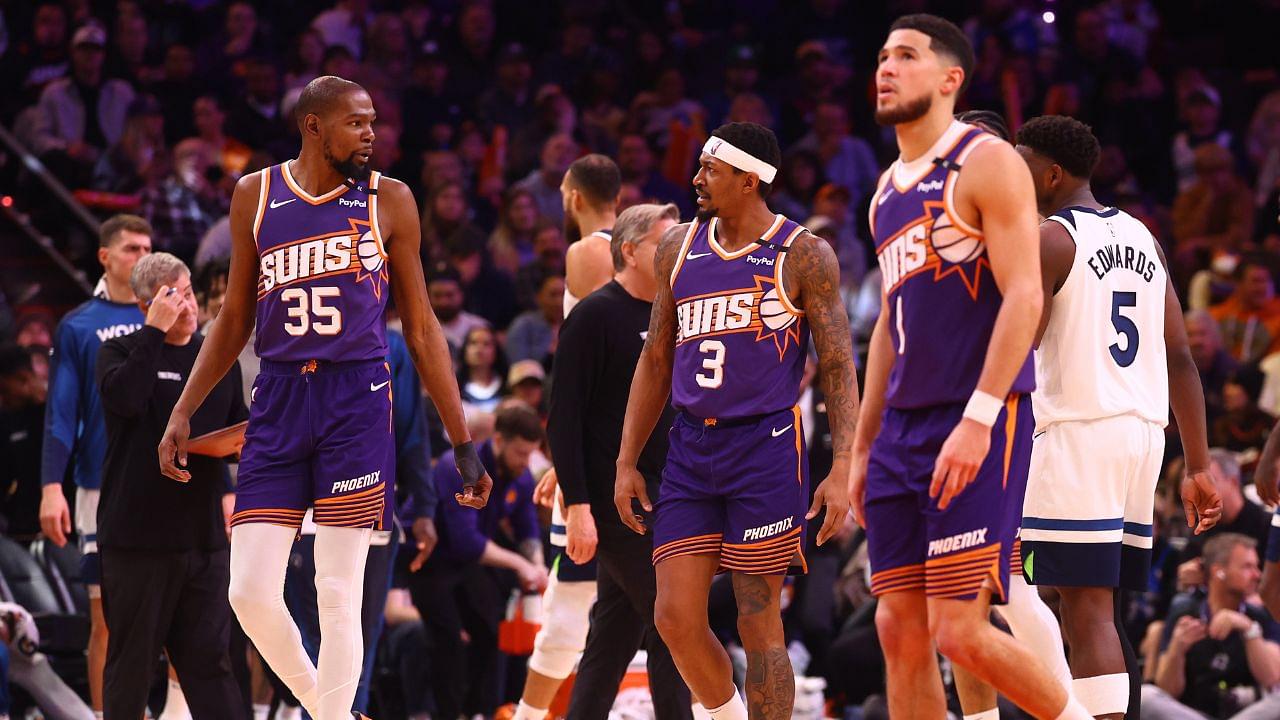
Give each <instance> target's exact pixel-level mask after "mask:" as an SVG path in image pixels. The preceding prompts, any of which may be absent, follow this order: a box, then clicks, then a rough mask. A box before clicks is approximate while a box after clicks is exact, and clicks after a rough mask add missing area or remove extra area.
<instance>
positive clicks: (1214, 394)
mask: <svg viewBox="0 0 1280 720" xmlns="http://www.w3.org/2000/svg"><path fill="white" fill-rule="evenodd" d="M1185 321H1186V326H1187V345H1188V346H1189V347H1190V348H1191V359H1192V360H1195V363H1196V369H1197V370H1199V371H1200V384H1201V386H1203V387H1204V400H1205V421H1206V422H1208V423H1209V425H1210V427H1212V426H1213V423H1214V422H1215V421H1216V420H1217V419H1218V418H1219V417H1220V416H1221V415H1222V414H1223V413H1224V412H1225V411H1226V408H1225V402H1224V400H1223V397H1222V395H1223V389H1224V388H1225V386H1226V383H1227V378H1229V377H1230V376H1231V374H1232V373H1234V372H1235V371H1236V368H1238V367H1239V363H1237V362H1236V361H1235V358H1233V357H1231V354H1230V353H1228V352H1227V351H1226V350H1225V349H1223V347H1222V332H1221V331H1220V330H1219V329H1218V321H1217V320H1215V319H1214V317H1213V315H1210V314H1209V311H1207V310H1188V311H1187V313H1186V316H1185Z"/></svg>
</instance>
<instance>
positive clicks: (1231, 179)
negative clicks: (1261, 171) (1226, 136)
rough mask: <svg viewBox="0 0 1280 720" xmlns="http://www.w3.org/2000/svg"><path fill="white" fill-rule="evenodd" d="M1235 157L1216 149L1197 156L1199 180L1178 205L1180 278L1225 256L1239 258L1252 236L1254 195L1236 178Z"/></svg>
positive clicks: (1176, 234)
mask: <svg viewBox="0 0 1280 720" xmlns="http://www.w3.org/2000/svg"><path fill="white" fill-rule="evenodd" d="M1233 164H1234V160H1232V158H1231V152H1230V151H1229V150H1227V149H1226V148H1224V147H1222V146H1221V145H1218V144H1216V143H1207V144H1204V145H1201V146H1200V147H1199V148H1197V149H1196V152H1195V180H1194V181H1193V182H1192V183H1191V184H1190V185H1188V186H1187V187H1186V189H1184V190H1182V191H1181V192H1179V193H1178V197H1177V198H1175V199H1174V201H1173V239H1174V241H1175V243H1176V245H1175V246H1174V249H1175V253H1174V255H1175V257H1176V259H1177V263H1178V264H1179V265H1180V266H1181V267H1180V268H1175V272H1177V274H1178V275H1180V276H1182V277H1184V278H1185V277H1186V276H1187V275H1188V273H1187V268H1188V267H1196V268H1198V267H1203V266H1204V265H1206V264H1208V260H1210V259H1211V258H1213V257H1214V256H1215V255H1218V254H1221V253H1233V252H1239V251H1240V250H1242V249H1243V248H1244V247H1245V244H1246V243H1248V242H1249V241H1250V240H1251V239H1252V236H1253V219H1254V211H1253V194H1252V193H1250V192H1249V188H1248V186H1246V185H1245V184H1244V181H1243V180H1241V179H1240V177H1239V176H1238V175H1236V173H1235V170H1234V169H1233Z"/></svg>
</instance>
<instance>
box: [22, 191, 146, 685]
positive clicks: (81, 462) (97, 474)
mask: <svg viewBox="0 0 1280 720" xmlns="http://www.w3.org/2000/svg"><path fill="white" fill-rule="evenodd" d="M151 235H152V232H151V225H149V224H148V223H147V221H146V220H143V219H142V218H140V217H138V216H136V215H117V216H115V217H113V218H111V219H110V220H107V221H106V222H105V223H103V224H102V227H101V229H100V230H99V233H98V243H99V247H98V262H100V263H101V264H102V267H103V270H104V271H105V272H104V274H103V279H102V282H101V283H100V289H101V290H100V292H99V293H95V295H94V297H92V298H90V299H89V300H88V301H86V302H84V303H83V304H81V305H80V306H79V307H77V308H76V309H75V310H72V311H71V312H70V313H68V314H67V316H66V317H64V318H63V319H62V322H61V323H59V324H58V331H57V335H56V336H55V337H54V341H53V352H52V361H51V363H50V368H49V402H48V407H47V409H46V412H45V428H44V447H43V450H42V456H41V459H40V482H41V485H42V487H41V497H40V530H41V532H42V533H44V536H45V537H47V538H49V541H50V542H52V543H53V544H54V545H57V546H58V547H62V546H63V545H66V544H67V536H68V535H69V534H70V533H71V528H72V522H71V509H70V507H69V506H68V504H67V498H66V496H65V495H64V493H63V477H64V475H66V473H67V468H68V466H71V465H73V461H74V469H73V471H72V477H73V478H74V480H75V507H76V514H75V530H76V532H77V533H78V534H79V537H80V549H81V551H82V552H83V553H84V561H83V567H82V568H81V579H82V580H83V582H84V583H85V584H86V585H87V586H88V591H89V620H90V628H91V634H90V636H89V658H88V660H89V667H88V675H89V697H90V704H91V705H92V706H93V707H94V709H95V710H101V708H102V668H103V665H104V663H105V662H106V655H107V625H106V621H105V620H104V618H103V614H102V594H101V590H100V587H101V586H100V583H101V579H100V578H101V565H100V563H99V559H98V499H99V488H100V487H101V485H102V472H103V458H104V456H105V454H106V448H107V431H106V426H105V424H104V422H103V419H102V399H101V396H100V395H99V393H98V384H97V379H96V376H95V375H94V366H95V363H96V361H97V356H98V349H99V346H101V345H102V343H103V342H105V341H106V340H107V339H109V338H113V337H120V336H122V335H128V334H129V333H132V332H134V331H135V330H137V329H139V328H140V327H142V323H143V319H144V315H143V313H142V312H141V311H140V310H139V309H138V305H137V297H136V296H135V295H134V293H133V287H132V286H131V285H130V283H129V278H130V275H131V274H132V272H133V268H134V265H136V264H137V262H138V261H139V260H140V259H141V258H142V257H144V256H146V255H149V254H150V253H151Z"/></svg>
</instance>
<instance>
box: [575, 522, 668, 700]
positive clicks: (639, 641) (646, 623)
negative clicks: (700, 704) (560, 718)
mask: <svg viewBox="0 0 1280 720" xmlns="http://www.w3.org/2000/svg"><path fill="white" fill-rule="evenodd" d="M652 555H653V538H652V536H649V535H645V536H640V535H631V536H630V537H628V536H619V537H617V538H615V537H612V536H608V537H601V538H600V544H599V546H598V547H597V548H596V566H597V568H598V574H597V576H596V604H595V605H594V606H593V607H592V608H591V630H590V631H589V632H588V633H587V648H586V650H585V651H584V652H583V654H582V660H581V661H580V662H579V663H578V677H577V679H576V680H574V682H573V696H572V698H571V699H570V701H569V716H568V720H604V718H607V717H608V716H609V709H610V708H611V707H613V701H614V698H615V697H616V696H617V694H618V684H619V683H621V682H622V677H623V676H624V675H626V673H627V666H628V665H629V664H630V663H631V658H633V657H635V654H636V651H637V650H639V649H640V648H641V647H644V649H645V650H646V652H647V653H648V656H649V664H648V669H649V691H650V693H651V695H652V697H653V707H654V713H655V714H656V715H657V717H658V718H660V720H688V719H689V718H690V717H692V709H691V708H690V698H689V688H688V687H687V686H686V685H685V684H684V679H683V678H681V677H680V671H679V670H677V669H676V664H675V661H673V660H672V659H671V651H670V650H668V649H667V644H666V643H664V642H663V641H662V638H661V637H660V636H659V635H658V630H657V628H655V627H654V626H653V604H654V601H655V599H656V598H657V596H658V581H657V576H656V575H655V574H654V571H653V562H652V559H651V558H652Z"/></svg>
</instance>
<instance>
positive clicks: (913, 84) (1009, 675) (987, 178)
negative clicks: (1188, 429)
mask: <svg viewBox="0 0 1280 720" xmlns="http://www.w3.org/2000/svg"><path fill="white" fill-rule="evenodd" d="M972 68H973V49H972V48H971V47H970V46H969V43H968V40H967V39H966V38H965V35H964V33H963V32H962V31H961V30H960V29H959V28H957V27H956V26H955V25H953V24H952V23H950V22H947V21H946V20H943V19H941V18H938V17H935V16H932V15H908V16H904V17H902V18H899V19H898V20H897V21H895V22H894V24H893V26H892V27H891V28H890V33H889V38H888V40H887V41H886V42H885V45H884V47H883V48H882V49H881V50H880V57H879V66H878V68H877V71H876V90H877V95H876V120H877V121H878V122H879V123H880V124H882V125H892V126H893V127H894V129H895V131H896V134H897V138H898V147H899V151H900V158H899V160H898V161H897V162H895V163H894V165H893V166H891V167H890V169H889V170H888V172H886V173H885V175H884V176H883V177H882V178H881V180H880V186H879V188H878V190H877V192H876V194H875V197H874V198H873V200H872V203H871V217H870V220H871V229H872V233H873V235H874V237H875V241H876V246H877V252H878V257H879V262H880V267H881V271H882V273H883V283H884V290H883V292H884V294H883V296H882V297H883V301H882V302H883V308H882V311H881V313H880V317H879V319H878V320H877V322H876V327H875V330H874V331H873V334H872V341H871V349H870V357H869V359H868V362H867V377H866V398H867V399H866V402H865V403H864V405H863V409H862V415H861V417H860V421H861V422H860V423H859V425H858V431H857V439H856V441H855V445H854V456H853V462H852V472H851V473H850V476H849V491H850V500H851V502H852V503H853V505H854V513H855V515H856V516H857V518H858V520H859V522H861V523H863V525H864V526H865V527H866V528H867V540H868V551H869V556H870V561H871V568H872V588H871V589H872V592H873V593H874V594H875V595H876V596H877V597H878V598H879V601H880V602H879V605H878V607H877V612H876V625H877V629H878V630H879V635H880V643H881V645H882V647H883V648H884V652H885V661H886V666H887V670H888V695H889V712H890V714H891V715H892V716H893V717H895V718H928V719H929V720H932V719H933V718H938V717H942V716H943V715H945V714H946V707H945V701H944V697H943V688H942V682H941V680H940V677H939V672H938V665H937V658H936V655H935V649H934V648H935V643H936V647H937V649H938V650H940V651H941V652H943V653H944V654H945V655H947V656H948V657H949V658H951V660H952V662H954V663H955V664H957V665H959V666H961V667H963V668H964V669H966V670H968V671H969V672H971V673H972V674H973V675H975V676H976V677H977V678H979V679H981V680H983V681H985V682H987V683H989V684H990V685H992V686H994V687H995V688H996V689H997V690H999V691H1000V692H1002V693H1004V694H1005V695H1006V696H1007V697H1009V699H1011V700H1012V701H1013V702H1015V703H1017V704H1018V705H1020V706H1021V707H1023V708H1024V709H1026V710H1028V711H1030V712H1031V713H1032V714H1033V715H1035V716H1036V717H1038V718H1064V719H1065V718H1070V719H1077V718H1081V719H1082V718H1085V717H1088V716H1087V715H1086V714H1085V713H1084V711H1083V710H1082V709H1081V708H1080V706H1079V704H1078V703H1076V702H1075V701H1073V700H1071V699H1070V698H1069V697H1068V694H1067V692H1066V690H1065V689H1064V688H1063V687H1062V685H1060V684H1059V683H1058V682H1056V681H1055V680H1054V678H1053V676H1052V675H1051V674H1050V673H1049V671H1048V670H1047V669H1045V667H1044V665H1043V664H1042V663H1041V662H1040V661H1039V660H1038V659H1037V658H1036V657H1035V656H1034V655H1033V654H1032V653H1031V652H1030V651H1028V650H1027V649H1026V648H1025V647H1024V646H1022V645H1021V644H1019V643H1018V642H1017V641H1015V640H1014V639H1013V638H1011V637H1009V636H1007V635H1005V634H1003V633H1001V632H1000V631H999V630H997V629H995V628H994V627H992V625H991V623H990V622H989V620H988V611H989V606H990V603H991V601H992V598H993V595H994V596H995V600H996V601H997V602H1003V601H1004V599H1005V594H1006V590H1007V587H1008V584H1007V581H1008V577H1009V553H1010V551H1011V549H1012V544H1013V535H1014V530H1015V529H1016V527H1017V522H1016V520H1017V513H1016V512H1014V511H1013V510H1014V508H1017V507H1021V505H1022V488H1023V487H1024V486H1025V483H1026V474H1027V465H1028V462H1029V460H1030V448H1031V431H1032V423H1031V413H1030V409H1031V403H1030V397H1029V396H1028V395H1027V393H1029V392H1030V391H1031V389H1032V388H1033V386H1034V376H1033V373H1032V367H1031V362H1030V353H1031V343H1032V340H1033V339H1034V337H1035V332H1036V326H1037V323H1038V321H1039V318H1040V309H1041V303H1042V300H1043V298H1042V296H1041V289H1040V275H1039V246H1038V239H1037V234H1036V213H1035V208H1036V205H1035V194H1034V190H1033V188H1032V184H1031V177H1030V173H1029V172H1028V171H1027V169H1026V165H1025V163H1022V162H1021V158H1019V157H1018V155H1017V153H1015V152H1014V150H1013V148H1012V147H1010V146H1009V145H1008V144H1007V143H1004V142H1000V141H998V140H997V139H996V138H995V137H994V136H992V135H990V134H988V133H985V132H983V131H982V130H981V129H979V128H975V127H973V126H970V125H966V124H964V123H960V122H958V121H955V120H954V119H953V117H952V114H953V112H954V108H955V101H956V97H957V96H958V95H959V93H960V92H961V91H962V90H963V88H964V86H965V81H966V79H967V78H968V76H969V73H970V71H971V70H972ZM966 403H967V404H966ZM864 501H865V508H864ZM1011 503H1013V504H1012V505H1011Z"/></svg>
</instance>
